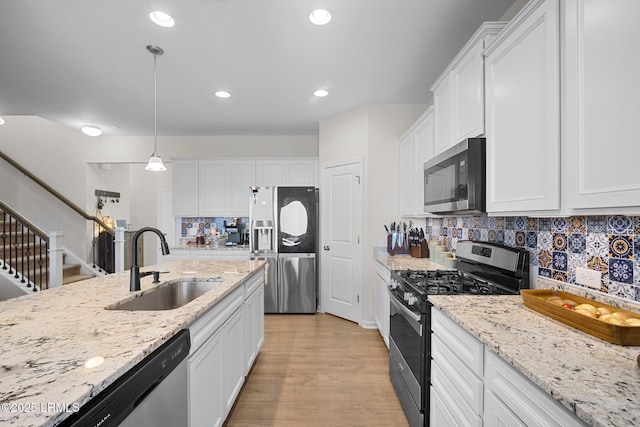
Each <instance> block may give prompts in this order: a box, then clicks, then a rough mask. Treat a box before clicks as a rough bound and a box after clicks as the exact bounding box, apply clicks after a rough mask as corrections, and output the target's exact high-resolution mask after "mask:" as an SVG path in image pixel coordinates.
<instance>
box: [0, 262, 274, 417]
mask: <svg viewBox="0 0 640 427" xmlns="http://www.w3.org/2000/svg"><path fill="white" fill-rule="evenodd" d="M142 270H143V271H149V270H160V271H168V272H169V273H166V274H162V275H161V276H160V280H161V281H163V282H164V281H168V280H171V279H176V278H192V277H217V276H220V277H221V278H222V279H223V280H224V282H223V283H222V284H221V285H220V286H218V287H217V288H216V289H214V290H212V291H209V292H207V293H206V294H204V295H202V296H201V297H199V298H197V299H196V300H194V301H192V302H190V303H189V304H187V305H185V306H184V307H181V308H178V309H175V310H167V311H136V312H130V311H118V310H105V309H104V307H106V306H109V305H112V304H114V303H116V302H118V301H122V300H126V299H132V298H133V297H134V293H132V292H130V291H129V272H128V271H126V272H123V273H117V274H111V275H108V276H104V277H100V278H95V279H91V280H87V281H83V282H78V283H74V284H70V285H66V286H64V287H62V288H56V289H51V290H48V291H44V292H40V293H37V294H32V295H27V296H24V297H20V298H15V299H12V300H8V301H3V302H0V336H2V342H1V343H0V354H1V356H0V360H1V362H0V384H1V387H0V402H1V403H2V407H1V408H0V425H2V426H6V425H15V426H21V427H25V426H52V425H56V424H57V423H59V422H60V421H61V420H62V419H64V418H66V417H68V416H69V415H70V412H71V411H73V409H74V408H77V407H78V406H79V405H83V404H84V403H86V402H87V401H88V400H89V399H90V398H91V397H92V396H94V395H96V394H97V393H98V392H100V391H101V390H103V389H104V388H105V387H106V386H108V385H109V384H111V383H112V382H113V381H115V380H116V379H117V378H119V377H120V376H121V375H122V374H124V373H125V372H127V371H128V370H129V369H131V368H132V367H133V366H135V365H136V364H137V363H138V362H140V361H141V360H143V359H144V358H145V356H147V355H148V354H150V353H151V352H153V351H154V350H155V349H156V348H158V347H160V345H162V344H163V343H164V342H165V341H167V340H168V339H169V338H171V337H172V336H173V335H174V334H175V333H177V332H178V331H180V330H181V329H183V328H186V327H188V325H189V324H190V323H191V322H193V321H194V320H195V319H197V318H198V317H199V316H200V315H202V314H203V313H205V312H206V311H207V310H208V309H209V308H211V307H212V306H213V305H215V303H216V302H218V301H220V300H221V299H222V298H224V296H226V295H227V294H229V293H230V292H231V291H233V290H234V289H235V288H237V287H238V286H240V285H242V284H243V283H244V282H245V281H246V280H247V279H249V278H250V277H251V276H253V275H254V274H262V273H263V272H264V262H262V261H215V262H203V261H178V262H170V263H165V264H161V265H159V266H152V267H144V268H143V269H142ZM151 281H152V277H151V276H148V277H144V278H142V279H141V284H142V293H144V292H145V291H148V290H150V289H152V288H154V287H156V286H158V285H154V284H152V283H151ZM138 294H140V292H136V293H135V295H138ZM95 356H102V357H103V358H104V363H103V364H102V365H100V366H98V367H96V368H92V369H89V368H86V367H85V366H84V365H85V362H86V361H87V360H88V359H90V358H92V357H95ZM65 408H67V409H66V410H65ZM65 411H69V412H65Z"/></svg>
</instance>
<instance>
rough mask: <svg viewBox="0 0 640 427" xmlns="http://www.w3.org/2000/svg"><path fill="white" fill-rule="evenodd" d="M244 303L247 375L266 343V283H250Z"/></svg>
mask: <svg viewBox="0 0 640 427" xmlns="http://www.w3.org/2000/svg"><path fill="white" fill-rule="evenodd" d="M245 294H246V297H245V303H244V336H245V342H244V369H245V375H247V374H248V373H249V370H250V369H251V367H252V366H253V362H254V361H255V360H256V357H258V353H259V352H260V349H261V348H262V344H263V343H264V283H263V281H262V280H260V281H254V282H253V284H251V283H248V284H247V285H246V290H245Z"/></svg>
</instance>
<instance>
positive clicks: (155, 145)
mask: <svg viewBox="0 0 640 427" xmlns="http://www.w3.org/2000/svg"><path fill="white" fill-rule="evenodd" d="M157 59H158V54H157V53H156V52H153V154H152V156H154V157H155V156H156V155H157V154H156V153H157V152H158V90H157V86H158V84H157V80H158V71H157V70H158V65H157Z"/></svg>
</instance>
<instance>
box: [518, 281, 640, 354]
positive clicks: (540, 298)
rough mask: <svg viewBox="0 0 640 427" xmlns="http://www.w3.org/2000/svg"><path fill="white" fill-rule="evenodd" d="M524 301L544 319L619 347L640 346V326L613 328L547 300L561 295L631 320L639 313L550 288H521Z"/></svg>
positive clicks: (610, 325) (638, 316)
mask: <svg viewBox="0 0 640 427" xmlns="http://www.w3.org/2000/svg"><path fill="white" fill-rule="evenodd" d="M520 294H521V295H522V302H523V303H524V305H525V306H526V307H528V308H530V309H531V310H535V311H537V312H539V313H542V314H544V315H545V316H548V317H551V318H552V319H555V320H557V321H558V322H562V323H564V324H565V325H569V326H571V327H573V328H576V329H579V330H581V331H582V332H586V333H587V334H589V335H593V336H594V337H597V338H600V339H603V340H605V341H608V342H610V343H613V344H618V345H640V326H620V325H612V324H610V323H606V322H603V321H601V320H598V319H594V318H592V317H589V316H585V315H583V314H580V313H578V312H575V311H573V310H569V309H567V308H564V307H562V306H559V305H555V304H552V303H550V302H548V301H546V299H547V298H549V297H550V296H559V297H560V298H562V299H570V300H573V301H575V302H577V303H578V304H591V305H593V306H594V307H596V308H599V307H605V308H607V309H609V310H610V311H611V312H612V313H613V312H616V311H621V312H623V313H627V314H629V315H630V316H631V317H635V318H639V319H640V314H638V313H633V312H631V311H626V310H622V309H620V308H617V307H613V306H611V305H607V304H603V303H600V302H598V301H594V300H592V299H588V298H583V297H580V296H578V295H573V294H570V293H567V292H562V291H554V290H551V289H522V290H521V291H520Z"/></svg>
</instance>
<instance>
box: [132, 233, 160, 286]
mask: <svg viewBox="0 0 640 427" xmlns="http://www.w3.org/2000/svg"><path fill="white" fill-rule="evenodd" d="M145 231H153V232H154V233H156V234H157V235H158V237H160V247H161V248H162V255H169V245H168V244H167V239H165V238H164V234H162V231H160V230H158V229H157V228H152V227H144V228H141V229H140V230H138V231H136V233H135V234H134V235H133V242H132V246H133V248H132V249H131V250H132V252H133V254H132V255H133V256H132V262H131V281H130V283H129V290H130V291H131V292H135V291H139V290H140V277H141V276H142V277H144V276H148V275H149V274H153V275H154V279H157V276H158V275H159V274H160V273H159V272H151V271H150V272H146V273H142V275H141V274H140V267H138V237H140V235H141V234H142V233H144V232H145Z"/></svg>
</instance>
